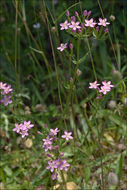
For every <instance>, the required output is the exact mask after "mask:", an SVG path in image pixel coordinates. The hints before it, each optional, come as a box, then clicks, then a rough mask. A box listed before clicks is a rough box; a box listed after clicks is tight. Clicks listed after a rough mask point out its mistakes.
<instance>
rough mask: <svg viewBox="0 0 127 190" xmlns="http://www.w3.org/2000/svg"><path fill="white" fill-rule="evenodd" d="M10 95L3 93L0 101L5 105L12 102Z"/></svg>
mask: <svg viewBox="0 0 127 190" xmlns="http://www.w3.org/2000/svg"><path fill="white" fill-rule="evenodd" d="M11 97H12V96H6V95H4V98H3V99H2V100H1V101H0V102H1V103H3V104H4V105H5V106H7V105H8V104H11V103H12V100H11Z"/></svg>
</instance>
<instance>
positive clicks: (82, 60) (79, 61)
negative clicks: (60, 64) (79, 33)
mask: <svg viewBox="0 0 127 190" xmlns="http://www.w3.org/2000/svg"><path fill="white" fill-rule="evenodd" d="M88 54H89V52H87V53H86V54H85V55H84V56H83V57H82V58H80V59H79V60H78V61H76V60H73V61H72V62H73V63H74V64H78V63H82V62H84V61H85V59H86V57H87V56H88Z"/></svg>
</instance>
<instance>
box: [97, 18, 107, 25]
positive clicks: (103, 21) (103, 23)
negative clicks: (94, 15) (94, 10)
mask: <svg viewBox="0 0 127 190" xmlns="http://www.w3.org/2000/svg"><path fill="white" fill-rule="evenodd" d="M108 24H110V23H109V22H107V18H104V19H102V18H99V23H98V25H101V26H106V25H108Z"/></svg>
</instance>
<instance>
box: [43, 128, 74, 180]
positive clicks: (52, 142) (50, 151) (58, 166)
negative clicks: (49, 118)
mask: <svg viewBox="0 0 127 190" xmlns="http://www.w3.org/2000/svg"><path fill="white" fill-rule="evenodd" d="M58 132H59V129H58V128H56V129H50V132H49V134H48V136H47V137H46V138H45V139H42V140H43V148H44V150H45V152H46V156H47V157H48V166H47V168H46V169H48V170H50V171H51V173H52V175H51V178H52V180H56V179H57V176H58V173H59V171H61V170H65V171H67V170H68V167H69V166H70V164H68V163H67V161H66V159H64V158H63V156H64V153H63V152H60V151H59V146H58V145H57V140H58V138H57V134H58ZM71 134H72V132H67V131H64V135H62V136H61V137H62V138H63V139H66V141H69V139H73V137H72V136H71Z"/></svg>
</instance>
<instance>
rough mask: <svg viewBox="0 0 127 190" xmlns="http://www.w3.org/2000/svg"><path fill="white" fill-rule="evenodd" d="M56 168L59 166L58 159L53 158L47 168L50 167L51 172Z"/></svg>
mask: <svg viewBox="0 0 127 190" xmlns="http://www.w3.org/2000/svg"><path fill="white" fill-rule="evenodd" d="M55 168H57V163H56V160H53V161H52V162H50V161H48V166H47V168H46V169H48V170H50V171H51V172H53V171H54V169H55Z"/></svg>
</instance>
